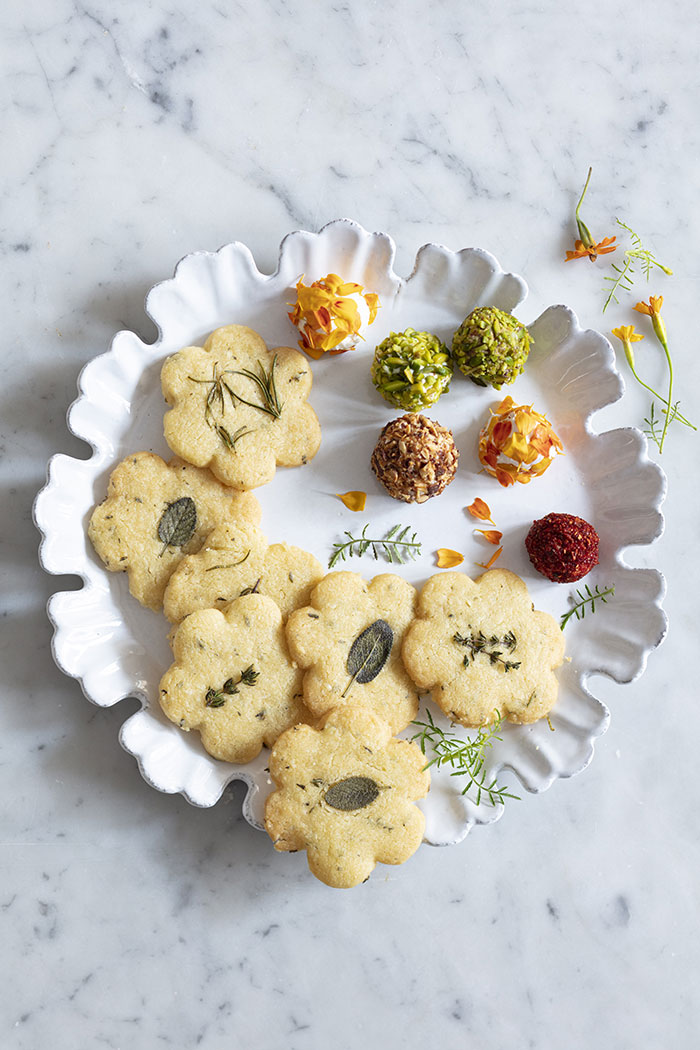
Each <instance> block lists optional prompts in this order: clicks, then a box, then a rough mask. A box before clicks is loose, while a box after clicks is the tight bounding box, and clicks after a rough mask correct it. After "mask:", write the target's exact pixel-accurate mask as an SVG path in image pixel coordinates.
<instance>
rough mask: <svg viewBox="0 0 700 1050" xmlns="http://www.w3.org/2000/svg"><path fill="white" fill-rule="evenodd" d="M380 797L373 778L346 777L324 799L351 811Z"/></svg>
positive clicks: (333, 786) (331, 804)
mask: <svg viewBox="0 0 700 1050" xmlns="http://www.w3.org/2000/svg"><path fill="white" fill-rule="evenodd" d="M377 622H378V623H383V622H384V621H383V620H378V621H377ZM389 629H390V630H391V628H389ZM378 796H379V785H378V784H376V783H375V781H374V780H372V779H371V777H346V778H345V780H339V781H338V783H337V784H331V786H330V787H329V788H328V791H327V792H326V794H325V795H324V796H323V799H324V802H327V803H328V805H329V806H332V807H333V809H342V810H345V811H349V810H352V809H364V808H365V806H371V804H372V803H373V802H374V800H375V799H376V798H377V797H378Z"/></svg>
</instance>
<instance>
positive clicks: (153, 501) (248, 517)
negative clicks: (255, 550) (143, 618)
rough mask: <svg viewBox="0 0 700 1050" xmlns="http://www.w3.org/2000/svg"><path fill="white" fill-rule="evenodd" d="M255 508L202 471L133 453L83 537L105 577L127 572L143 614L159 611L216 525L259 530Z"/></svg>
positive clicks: (253, 502)
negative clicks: (181, 568) (179, 572)
mask: <svg viewBox="0 0 700 1050" xmlns="http://www.w3.org/2000/svg"><path fill="white" fill-rule="evenodd" d="M260 516H261V511H260V504H259V503H258V501H257V500H256V498H255V496H253V494H252V493H250V492H234V491H233V490H232V489H230V488H228V486H226V485H222V484H221V482H220V481H217V479H216V478H215V477H214V476H213V475H212V474H211V473H210V472H209V471H208V470H200V469H199V468H198V467H194V466H192V465H191V464H190V463H185V462H183V461H182V460H181V459H177V458H175V459H172V460H170V462H169V463H166V462H165V461H164V460H162V459H161V458H160V456H157V455H155V453H153V452H134V453H133V454H132V455H130V456H127V458H126V459H125V460H123V461H122V462H121V463H120V464H119V465H118V466H117V467H115V469H114V470H113V471H112V474H111V476H110V479H109V484H108V486H107V498H106V499H105V500H104V502H102V503H100V504H99V506H97V507H96V508H95V510H94V511H93V513H92V517H91V518H90V523H89V525H88V535H89V537H90V540H91V541H92V545H93V547H94V548H95V550H96V552H97V554H98V555H99V557H100V558H101V559H102V561H103V562H104V565H105V568H107V569H109V571H110V572H126V573H128V576H129V590H130V591H131V593H132V594H133V596H134V597H135V598H136V599H137V600H138V601H139V602H141V604H142V605H145V606H147V607H148V608H149V609H153V610H156V611H157V610H158V609H160V608H161V607H162V605H163V595H164V593H165V588H166V586H167V584H168V580H169V579H170V577H171V576H172V574H173V573H174V572H175V570H176V568H177V567H178V565H179V564H180V562H181V561H182V560H183V558H185V557H186V556H187V555H188V554H194V553H195V552H196V551H199V550H200V549H201V547H202V546H203V544H204V542H205V540H206V538H207V536H208V535H209V533H210V532H211V531H212V530H213V529H214V528H216V526H217V525H221V524H224V523H227V524H230V525H234V524H235V525H244V524H245V525H257V524H258V522H259V521H260Z"/></svg>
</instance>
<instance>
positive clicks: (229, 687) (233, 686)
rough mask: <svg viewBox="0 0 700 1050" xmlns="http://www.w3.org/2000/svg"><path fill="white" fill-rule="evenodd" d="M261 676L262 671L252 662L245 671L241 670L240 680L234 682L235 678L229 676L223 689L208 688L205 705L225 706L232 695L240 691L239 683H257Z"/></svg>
mask: <svg viewBox="0 0 700 1050" xmlns="http://www.w3.org/2000/svg"><path fill="white" fill-rule="evenodd" d="M259 677H260V672H259V671H256V670H255V667H254V666H253V664H250V666H249V667H246V669H245V671H241V674H240V677H239V678H238V681H235V682H234V680H233V678H227V679H226V681H225V682H224V684H223V685H222V687H221V689H211V688H209V689H207V692H206V695H205V697H204V704H205V706H206V707H223V706H224V704H225V703H226V701H227V699H228V698H229V697H230V696H235V695H236V693H238V692H240V690H239V688H238V686H239V685H255V683H256V682H257V680H258V678H259Z"/></svg>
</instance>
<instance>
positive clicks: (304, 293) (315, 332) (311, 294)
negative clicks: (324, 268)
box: [287, 273, 379, 360]
mask: <svg viewBox="0 0 700 1050" xmlns="http://www.w3.org/2000/svg"><path fill="white" fill-rule="evenodd" d="M296 291H297V301H296V303H295V304H294V308H293V310H292V311H291V313H289V314H288V315H287V316H288V317H289V320H290V321H291V322H292V324H293V325H295V326H296V327H297V329H298V331H299V346H300V347H301V349H302V350H304V351H305V352H306V353H307V354H308V355H309V357H312V358H313V359H314V360H318V359H319V358H320V357H323V355H324V354H330V355H331V356H333V355H335V354H344V353H345V352H346V350H352V349H354V347H356V346H357V344H358V343H359V342H360V341H361V340H364V338H365V336H364V331H365V329H366V328H367V327H368V326H369V325H371V324H372V323H373V321H374V319H375V318H376V316H377V310H378V309H379V296H378V295H376V294H375V293H374V292H366V291H365V290H364V288H363V287H362V285H361V284H357V283H356V282H355V281H344V280H343V278H342V277H339V276H338V274H337V273H329V274H326V276H325V277H322V278H321V280H320V281H314V282H313V283H312V284H309V285H307V284H304V281H303V278H300V279H299V281H297V287H296Z"/></svg>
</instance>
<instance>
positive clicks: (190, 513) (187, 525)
mask: <svg viewBox="0 0 700 1050" xmlns="http://www.w3.org/2000/svg"><path fill="white" fill-rule="evenodd" d="M196 528H197V508H196V506H195V502H194V500H193V499H192V497H191V496H181V497H180V499H176V500H175V501H174V502H173V503H169V504H168V505H167V507H166V508H165V510H164V511H163V514H162V515H161V519H160V521H159V522H158V539H159V540H160V541H161V543H163V550H162V551H161V552H160V553H161V557H162V556H163V554H164V553H165V549H166V547H184V546H185V544H186V543H188V542H189V540H190V539H191V538H192V534H193V532H194V530H195V529H196Z"/></svg>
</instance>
